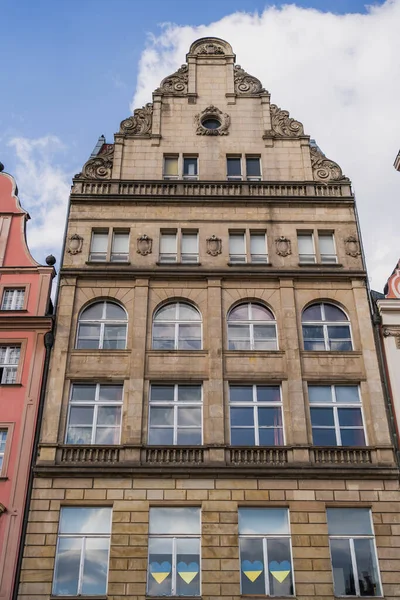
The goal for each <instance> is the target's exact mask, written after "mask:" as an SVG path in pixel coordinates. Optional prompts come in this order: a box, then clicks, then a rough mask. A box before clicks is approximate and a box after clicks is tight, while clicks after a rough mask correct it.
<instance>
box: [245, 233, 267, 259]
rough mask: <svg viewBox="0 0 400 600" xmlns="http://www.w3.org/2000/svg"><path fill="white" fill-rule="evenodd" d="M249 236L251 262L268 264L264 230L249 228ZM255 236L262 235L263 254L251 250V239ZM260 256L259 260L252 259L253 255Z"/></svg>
mask: <svg viewBox="0 0 400 600" xmlns="http://www.w3.org/2000/svg"><path fill="white" fill-rule="evenodd" d="M249 236H250V243H249V248H250V262H251V263H253V264H254V263H255V264H260V265H263V264H264V265H265V264H268V260H269V257H268V240H267V232H266V231H257V230H256V229H251V230H250V232H249ZM256 237H260V238H261V237H264V248H265V254H253V253H252V252H251V240H252V238H256ZM256 256H258V257H262V259H261V260H254V258H253V257H256Z"/></svg>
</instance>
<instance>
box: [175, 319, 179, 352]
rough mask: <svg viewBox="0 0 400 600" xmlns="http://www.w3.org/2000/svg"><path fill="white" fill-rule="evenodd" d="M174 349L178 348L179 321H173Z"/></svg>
mask: <svg viewBox="0 0 400 600" xmlns="http://www.w3.org/2000/svg"><path fill="white" fill-rule="evenodd" d="M174 346H175V350H179V323H175V344H174Z"/></svg>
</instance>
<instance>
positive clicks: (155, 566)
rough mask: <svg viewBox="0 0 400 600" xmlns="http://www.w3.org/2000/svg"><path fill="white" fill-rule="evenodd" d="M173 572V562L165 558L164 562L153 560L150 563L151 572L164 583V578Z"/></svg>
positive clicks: (159, 581)
mask: <svg viewBox="0 0 400 600" xmlns="http://www.w3.org/2000/svg"><path fill="white" fill-rule="evenodd" d="M170 573H171V563H169V562H168V561H167V560H165V561H164V562H162V563H158V562H152V563H150V574H151V576H152V577H153V579H155V580H156V581H157V583H162V582H163V581H164V579H166V578H167V577H168V575H169V574H170Z"/></svg>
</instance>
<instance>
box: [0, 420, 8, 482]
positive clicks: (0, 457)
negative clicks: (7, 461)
mask: <svg viewBox="0 0 400 600" xmlns="http://www.w3.org/2000/svg"><path fill="white" fill-rule="evenodd" d="M7 433H8V429H0V475H1V471H2V468H3V462H4V455H5V452H6V442H7Z"/></svg>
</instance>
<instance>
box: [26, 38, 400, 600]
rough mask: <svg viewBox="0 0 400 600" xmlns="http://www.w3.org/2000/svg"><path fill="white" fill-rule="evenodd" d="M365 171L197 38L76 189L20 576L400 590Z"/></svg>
mask: <svg viewBox="0 0 400 600" xmlns="http://www.w3.org/2000/svg"><path fill="white" fill-rule="evenodd" d="M399 500H400V492H399V478H398V469H397V467H396V462H395V454H394V449H393V446H392V443H391V437H390V433H389V427H388V421H387V416H386V410H385V402H384V397H383V392H382V388H381V382H380V374H379V368H378V361H377V355H376V350H375V346H374V338H373V331H372V326H371V318H370V310H369V303H368V296H367V291H366V273H365V267H364V264H363V261H362V257H361V253H360V244H359V240H358V234H357V220H356V215H355V210H354V197H353V193H352V189H351V184H350V181H349V179H348V178H347V177H345V176H344V175H343V173H342V171H341V169H340V167H339V166H338V165H337V164H336V163H335V162H334V161H332V160H331V159H329V158H327V157H326V156H325V155H324V154H323V153H322V151H321V150H320V149H319V148H318V146H317V145H316V144H315V142H313V141H312V140H310V138H309V136H308V135H306V134H305V132H304V130H303V126H302V124H301V123H300V122H298V121H296V120H294V119H292V118H291V117H290V115H289V113H288V112H287V111H285V110H282V109H281V108H279V107H278V106H277V105H275V104H271V102H270V94H269V92H267V91H266V90H265V89H264V88H263V86H262V84H261V83H260V81H259V80H258V79H257V78H255V77H254V76H252V75H249V74H248V73H247V72H246V71H245V70H244V69H242V68H241V67H240V66H239V65H236V64H235V56H234V54H233V51H232V48H231V46H230V45H229V43H227V42H225V41H223V40H220V39H216V38H215V39H214V38H212V39H210V38H207V39H201V40H197V41H196V42H194V43H193V44H192V46H191V47H190V50H189V53H188V55H187V61H186V63H185V64H184V65H183V66H182V67H181V68H179V69H178V70H177V71H176V72H175V73H173V74H172V75H170V76H168V77H166V78H165V79H164V80H163V81H162V82H161V85H160V87H159V88H158V89H157V90H155V92H154V94H153V102H152V103H151V104H147V105H146V106H144V107H143V108H139V109H137V110H135V112H134V114H133V115H132V116H131V117H129V118H127V119H126V120H124V121H123V122H122V123H121V127H120V130H119V133H117V134H116V135H115V138H114V143H113V144H106V143H102V144H99V146H98V148H97V151H96V153H95V155H94V156H92V157H91V158H90V159H89V161H88V162H87V163H86V164H85V165H84V167H83V169H82V172H81V173H80V174H78V175H77V176H76V177H75V179H74V181H73V187H72V191H71V207H70V213H69V217H68V231H67V239H66V248H65V254H64V257H63V267H62V269H61V273H60V294H59V302H58V313H57V325H56V342H55V347H54V353H53V359H52V364H51V368H50V376H49V385H48V389H47V396H46V405H45V412H44V418H43V426H42V433H41V440H40V452H39V456H38V460H37V464H36V469H35V482H34V493H33V502H32V507H31V512H30V516H29V527H28V535H27V539H26V547H25V558H24V562H23V569H22V573H21V584H20V587H19V598H20V600H26V599H27V598H29V599H33V598H34V599H35V600H48V599H49V598H50V597H53V596H54V597H64V596H66V597H71V596H79V595H83V596H85V595H87V596H91V597H95V598H109V600H122V599H125V598H126V599H127V598H129V599H144V598H145V597H159V596H185V597H198V596H200V595H201V596H202V597H204V598H207V599H216V598H221V597H224V598H230V599H235V600H236V599H238V598H240V597H241V595H250V596H255V595H261V596H278V597H279V596H280V597H282V596H296V597H297V598H299V599H302V600H306V599H307V600H308V599H310V598H323V597H324V598H325V597H326V598H333V597H334V593H335V594H336V595H352V596H357V595H358V596H366V595H369V596H380V595H384V596H385V598H388V599H389V598H390V599H391V598H395V597H398V595H399V590H400V587H399V586H400V575H399V571H400V569H399V566H400V553H399V546H400V527H399V525H398V520H399V519H398V512H399V507H400V503H399Z"/></svg>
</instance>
